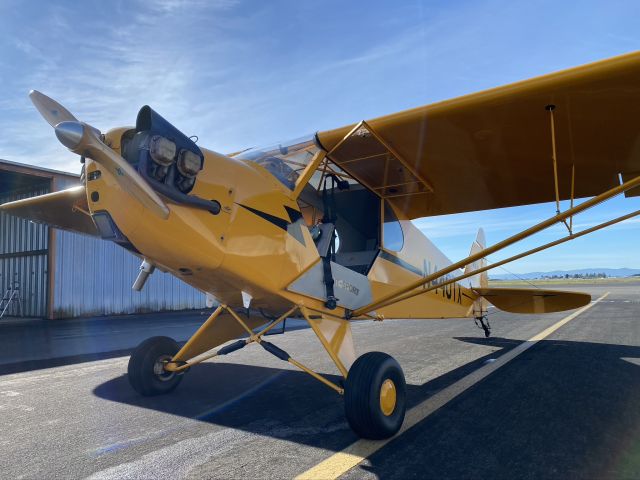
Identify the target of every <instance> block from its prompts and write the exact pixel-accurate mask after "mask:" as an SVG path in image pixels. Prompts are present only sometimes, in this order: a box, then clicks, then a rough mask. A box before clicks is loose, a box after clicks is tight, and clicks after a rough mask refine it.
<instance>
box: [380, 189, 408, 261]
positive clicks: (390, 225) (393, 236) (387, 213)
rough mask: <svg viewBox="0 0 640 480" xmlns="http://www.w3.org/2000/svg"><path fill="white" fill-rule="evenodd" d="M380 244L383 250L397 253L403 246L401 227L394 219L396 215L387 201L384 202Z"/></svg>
mask: <svg viewBox="0 0 640 480" xmlns="http://www.w3.org/2000/svg"><path fill="white" fill-rule="evenodd" d="M382 242H383V245H384V248H386V249H387V250H392V251H394V252H397V251H399V250H402V246H403V245H404V235H403V234H402V227H401V226H400V222H399V221H398V218H397V217H396V214H395V213H394V212H393V210H392V209H391V206H390V205H389V202H388V201H386V200H385V201H384V224H383V227H382Z"/></svg>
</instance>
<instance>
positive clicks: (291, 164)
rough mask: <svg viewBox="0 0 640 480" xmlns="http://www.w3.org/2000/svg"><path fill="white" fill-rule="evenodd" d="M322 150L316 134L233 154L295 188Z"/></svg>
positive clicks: (291, 188)
mask: <svg viewBox="0 0 640 480" xmlns="http://www.w3.org/2000/svg"><path fill="white" fill-rule="evenodd" d="M318 150H320V148H319V147H318V144H317V143H316V140H315V134H312V135H307V136H304V137H300V138H296V139H295V140H290V141H287V142H280V143H277V144H276V145H270V146H268V147H256V148H250V149H249V150H245V151H244V152H240V153H238V154H236V155H233V157H234V158H239V159H242V160H248V161H250V162H254V163H257V164H259V165H262V166H263V167H264V168H266V169H267V170H268V171H269V172H270V173H271V174H272V175H273V176H274V177H276V178H277V179H278V180H279V181H280V183H282V184H283V185H284V186H285V187H287V188H288V189H290V190H293V188H294V187H295V184H296V180H297V179H298V177H299V176H300V172H302V170H304V168H305V167H306V166H307V165H308V164H309V162H310V161H311V159H312V158H313V156H314V155H315V154H316V153H317V152H318Z"/></svg>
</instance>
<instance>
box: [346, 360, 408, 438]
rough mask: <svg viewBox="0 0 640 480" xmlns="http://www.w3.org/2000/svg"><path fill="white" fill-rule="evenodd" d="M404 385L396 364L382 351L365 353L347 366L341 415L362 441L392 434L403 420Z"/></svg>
mask: <svg viewBox="0 0 640 480" xmlns="http://www.w3.org/2000/svg"><path fill="white" fill-rule="evenodd" d="M405 397H406V383H405V380H404V373H402V368H401V367H400V365H399V364H398V362H397V361H396V360H395V359H394V358H393V357H391V356H390V355H387V354H386V353H382V352H369V353H365V354H364V355H362V356H361V357H359V358H358V359H357V360H356V361H355V362H354V364H353V365H352V366H351V369H350V370H349V373H348V375H347V379H346V381H345V388H344V400H345V413H346V416H347V421H348V422H349V425H350V426H351V428H352V429H353V430H354V431H355V432H356V433H357V434H358V435H359V436H360V437H363V438H369V439H372V440H380V439H383V438H389V437H391V436H393V435H395V434H396V433H397V432H398V430H400V427H401V426H402V422H403V421H404V414H405V411H406V398H405Z"/></svg>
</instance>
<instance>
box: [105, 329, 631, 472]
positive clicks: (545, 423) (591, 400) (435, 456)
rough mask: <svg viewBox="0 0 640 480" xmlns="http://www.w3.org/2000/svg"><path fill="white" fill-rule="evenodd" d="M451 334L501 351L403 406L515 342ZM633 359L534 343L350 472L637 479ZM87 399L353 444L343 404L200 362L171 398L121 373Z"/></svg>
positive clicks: (310, 382) (256, 372) (259, 370)
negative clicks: (142, 391) (138, 387)
mask: <svg viewBox="0 0 640 480" xmlns="http://www.w3.org/2000/svg"><path fill="white" fill-rule="evenodd" d="M457 339H458V340H460V341H463V342H468V343H476V344H483V345H491V346H498V347H501V348H502V349H501V350H500V351H499V352H494V353H493V354H491V355H487V356H485V357H482V358H479V359H477V360H475V361H474V362H471V363H469V364H466V365H464V366H462V367H459V368H456V369H454V370H452V371H450V372H448V373H446V374H444V375H442V376H440V377H438V378H436V379H434V380H431V381H429V382H426V383H425V384H423V385H408V392H407V393H408V407H409V408H411V407H412V406H415V405H416V404H418V403H420V402H422V401H423V400H425V399H427V398H429V397H430V396H432V395H433V394H435V393H437V392H438V391H440V390H442V389H443V388H445V387H447V386H448V385H451V384H452V383H454V382H455V381H457V380H459V379H460V378H463V377H464V376H466V375H468V374H469V373H471V372H472V371H474V370H476V369H477V368H479V367H480V366H482V365H483V364H485V363H486V362H487V360H488V359H490V358H497V357H498V356H499V355H500V354H503V353H505V352H506V351H508V350H510V349H511V348H513V347H515V346H517V345H518V344H520V343H521V341H519V340H512V339H505V338H489V339H484V338H476V337H459V338H457ZM534 350H535V354H534V355H532V354H530V353H533V352H534ZM629 359H631V360H629ZM634 359H636V360H634ZM638 359H640V347H632V346H625V345H609V344H599V343H586V342H570V341H555V340H549V341H546V340H545V341H541V342H539V343H538V344H537V345H536V346H535V347H533V348H532V349H531V350H529V351H528V352H526V353H524V354H523V355H521V356H519V357H518V358H517V359H516V360H514V361H512V362H510V363H509V364H507V365H505V366H503V367H502V368H500V369H499V370H497V371H496V372H494V373H493V374H491V375H489V376H488V377H487V378H485V379H484V380H482V381H481V382H480V383H478V384H476V385H475V386H474V387H472V388H470V389H469V390H467V391H466V392H464V393H463V394H461V395H460V396H458V397H457V398H455V399H454V400H452V401H450V402H449V403H447V404H446V405H445V406H444V407H443V408H441V409H440V410H439V411H437V412H435V414H433V415H431V416H430V417H428V418H427V419H425V420H423V421H422V422H420V423H419V424H418V425H417V426H415V427H414V428H412V429H411V430H409V431H408V432H406V433H405V434H404V435H402V436H401V437H400V438H398V439H396V440H394V441H393V442H391V443H390V444H388V445H387V446H386V447H385V449H384V453H377V454H374V455H373V456H372V457H371V458H370V462H369V463H368V464H366V465H363V466H362V467H360V468H362V469H365V470H368V471H370V472H372V473H375V474H376V475H378V476H380V477H395V478H408V477H415V476H416V474H417V473H416V472H419V476H420V477H421V478H445V477H446V478H484V477H492V478H501V477H505V478H506V477H513V474H514V472H515V471H521V470H519V469H522V468H526V475H525V476H526V477H528V478H529V477H530V478H558V477H563V478H567V477H573V476H577V477H585V476H588V477H602V476H605V477H606V476H609V473H610V472H611V469H614V470H615V471H616V472H618V473H621V474H622V477H625V475H624V472H627V475H626V476H627V477H629V476H631V477H633V476H634V475H629V474H628V473H629V472H633V473H635V474H637V473H638V472H640V368H638V366H639V365H640V360H638ZM635 361H637V362H638V363H634V362H635ZM329 378H331V379H332V380H333V381H335V382H338V381H339V378H338V377H337V376H329ZM94 393H95V395H97V396H98V397H100V398H103V399H106V400H110V401H114V402H121V403H125V404H129V405H135V406H139V407H143V408H148V409H152V410H156V411H161V412H165V413H169V414H172V415H180V416H184V417H188V418H195V419H198V420H200V421H203V422H209V423H212V424H216V425H222V426H225V427H231V428H235V429H240V430H244V431H248V432H251V433H256V434H259V435H263V436H269V437H272V438H278V439H286V440H288V441H292V442H296V443H301V444H306V445H310V446H314V447H319V448H324V449H328V450H333V451H337V450H341V449H342V448H344V447H346V446H347V445H349V444H350V443H352V442H353V441H355V440H356V439H357V438H356V436H355V434H354V433H353V432H352V431H351V430H350V429H349V426H348V424H347V422H346V420H345V419H344V410H343V408H344V407H343V401H342V398H340V397H339V396H338V395H336V394H335V393H334V392H333V391H332V390H330V389H328V388H327V387H325V386H324V385H322V384H320V383H319V382H317V381H316V380H314V379H312V378H311V377H309V376H308V375H307V374H305V373H303V372H298V371H291V370H281V369H276V368H267V367H259V366H248V365H239V364H233V363H204V364H201V365H199V366H197V367H194V368H193V369H192V370H191V371H190V372H188V373H187V375H186V376H185V379H184V381H183V382H182V384H181V385H180V386H179V387H178V389H177V390H176V391H175V392H173V393H172V394H170V395H166V396H159V397H141V396H139V395H137V394H136V393H135V392H134V391H133V390H132V389H131V387H130V386H129V383H128V380H127V377H126V375H122V376H120V377H118V378H114V379H112V380H109V381H107V382H105V383H103V384H101V385H99V386H98V387H97V388H96V389H95V390H94ZM616 469H617V470H616ZM354 472H355V474H357V470H354ZM594 472H596V473H595V474H594ZM360 473H362V472H360Z"/></svg>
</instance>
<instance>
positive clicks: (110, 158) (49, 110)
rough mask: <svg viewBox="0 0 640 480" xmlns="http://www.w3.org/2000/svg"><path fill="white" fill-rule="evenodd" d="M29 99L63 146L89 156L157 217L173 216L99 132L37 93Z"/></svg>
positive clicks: (34, 91) (35, 91)
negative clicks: (103, 139) (104, 140)
mask: <svg viewBox="0 0 640 480" xmlns="http://www.w3.org/2000/svg"><path fill="white" fill-rule="evenodd" d="M29 98H30V99H31V101H32V102H33V104H34V105H35V107H36V108H37V109H38V111H39V112H40V114H41V115H42V116H43V118H44V119H45V120H46V121H47V123H48V124H49V125H51V126H52V127H53V128H54V129H55V132H56V137H58V140H60V143H62V144H63V145H64V146H65V147H67V148H68V149H69V150H71V151H72V152H73V153H77V154H78V155H83V156H86V157H89V158H91V159H93V160H94V161H96V162H97V163H99V164H100V165H101V166H102V167H104V168H105V169H107V170H108V171H109V173H111V174H112V175H113V177H114V178H115V179H116V181H117V182H118V183H119V184H120V185H121V186H122V188H123V189H124V190H126V191H128V192H129V193H131V194H132V195H133V196H134V197H136V198H137V199H138V200H139V201H140V202H141V203H142V204H143V205H144V206H145V207H146V208H148V209H149V210H151V211H153V212H154V213H155V214H156V215H158V216H159V217H161V218H163V219H166V218H167V217H168V216H169V208H168V207H167V205H166V204H165V203H164V202H163V201H162V199H161V198H160V197H159V196H158V194H157V193H156V192H155V190H153V188H151V186H150V185H149V184H148V183H147V182H146V181H145V180H144V178H142V177H141V176H140V174H139V173H138V172H137V171H136V170H135V169H134V168H133V167H132V166H131V165H130V164H129V163H128V162H127V161H126V160H125V159H124V158H122V156H120V155H118V154H117V153H116V152H114V151H113V150H112V149H111V148H109V147H108V146H107V145H105V144H104V142H103V141H102V138H101V134H100V131H99V130H98V129H96V128H94V127H92V126H91V125H88V124H86V123H84V122H80V121H78V120H77V119H76V117H74V116H73V115H72V114H71V113H70V112H69V111H68V110H67V109H66V108H64V107H63V106H62V105H60V104H59V103H58V102H56V101H55V100H53V99H52V98H49V97H47V96H46V95H44V94H43V93H40V92H38V91H37V90H31V92H30V93H29Z"/></svg>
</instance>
